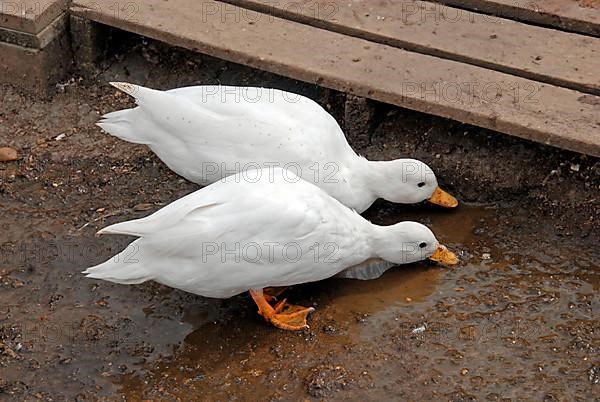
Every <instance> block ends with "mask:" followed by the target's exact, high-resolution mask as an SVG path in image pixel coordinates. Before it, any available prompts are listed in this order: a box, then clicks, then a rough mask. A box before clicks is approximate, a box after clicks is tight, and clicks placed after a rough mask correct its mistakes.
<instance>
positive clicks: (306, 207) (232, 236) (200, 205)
mask: <svg viewBox="0 0 600 402" xmlns="http://www.w3.org/2000/svg"><path fill="white" fill-rule="evenodd" d="M236 176H237V175H236ZM227 180H228V181H225V182H217V183H215V184H213V185H211V186H209V187H206V188H204V189H201V190H198V191H196V192H195V193H192V194H190V195H188V196H186V197H183V198H181V199H179V200H177V201H175V202H173V203H171V204H169V205H168V206H166V207H164V208H162V209H161V210H159V211H157V212H156V213H154V214H152V215H150V216H148V217H146V218H142V219H137V220H133V221H128V222H122V223H118V224H115V225H112V226H109V227H107V228H105V229H103V230H102V231H101V232H100V233H102V234H104V233H115V234H130V235H136V236H139V237H140V239H138V240H137V241H136V242H134V244H135V247H136V250H135V251H136V257H137V258H138V259H139V263H138V264H134V265H130V266H127V265H126V264H125V263H124V261H125V259H126V257H127V256H126V255H121V254H123V253H121V254H119V255H117V256H115V257H114V258H112V259H111V260H109V261H107V262H105V263H103V264H100V265H98V266H96V267H92V268H89V269H88V270H86V271H85V273H86V274H88V276H90V277H93V278H98V279H106V280H112V281H115V282H119V283H139V282H140V281H143V280H148V279H155V280H158V281H160V282H161V283H165V284H167V285H170V286H174V287H178V288H181V289H187V290H190V291H192V289H196V290H197V288H196V287H197V285H196V284H194V285H193V286H192V285H190V283H191V282H190V281H191V280H192V279H194V278H198V277H199V275H203V276H202V280H201V281H200V282H202V283H205V284H206V283H214V282H215V281H216V282H218V284H215V285H214V286H213V287H210V288H207V289H206V290H205V293H200V294H207V295H210V294H215V295H217V296H218V297H221V296H224V295H227V294H229V295H232V294H236V292H238V293H239V291H243V290H247V289H249V288H252V287H255V286H278V285H286V284H287V285H290V284H294V283H302V282H308V281H313V280H320V279H323V278H326V277H329V276H332V275H334V274H336V273H337V272H339V271H340V270H341V269H343V268H344V267H346V266H348V265H349V264H348V263H347V261H346V260H345V259H344V258H341V257H342V256H346V255H351V254H352V253H347V252H345V251H346V250H353V248H355V247H356V243H357V239H356V236H354V235H353V233H354V232H355V231H353V228H352V222H349V221H348V220H346V219H344V217H343V216H340V210H339V209H340V208H345V207H342V206H341V205H340V204H339V203H338V202H337V201H335V200H333V199H332V198H331V197H329V196H328V195H326V194H325V193H324V192H323V191H322V190H320V189H318V188H317V187H316V186H314V185H312V184H309V183H306V182H304V181H299V182H296V183H281V185H277V184H269V185H264V183H258V184H257V183H249V182H240V183H232V182H231V181H234V180H235V176H230V177H229V178H228V179H227ZM344 211H345V212H344V213H350V212H351V211H350V210H344ZM209 244H211V245H212V244H214V245H216V246H217V245H218V246H223V247H225V251H226V252H227V250H230V251H231V250H232V249H233V250H235V249H236V247H237V248H238V253H239V250H240V249H242V250H243V249H244V247H245V246H247V245H253V247H258V248H260V249H261V252H260V253H259V257H258V258H257V259H255V260H252V261H242V262H241V263H240V261H239V258H236V257H235V256H234V257H229V258H225V259H219V256H214V255H207V253H206V249H205V246H206V245H209ZM327 244H334V245H335V246H336V247H339V249H338V250H335V251H336V252H339V255H336V256H335V257H338V256H339V257H340V258H338V259H336V260H333V259H332V260H331V261H327V264H324V263H323V261H317V260H315V254H314V253H313V252H312V251H311V250H312V249H311V247H314V245H320V246H321V247H322V246H324V245H327ZM273 245H275V247H277V246H278V247H279V249H278V252H276V253H272V252H271V251H270V250H271V247H273ZM288 245H293V250H291V251H293V252H294V253H292V255H291V256H288V255H286V254H284V253H281V247H287V246H288ZM296 250H300V255H299V258H298V259H296V257H297V255H296V253H295V251H296ZM124 253H126V251H125V252H124ZM220 257H223V255H220ZM238 257H239V256H238ZM288 257H289V258H288ZM207 259H208V260H207ZM132 268H134V269H132ZM199 270H200V271H199ZM199 272H200V273H199ZM211 275H212V276H211ZM195 286H196V287H195ZM206 286H209V285H206ZM210 286H212V285H210ZM215 289H217V290H218V289H221V290H222V293H218V292H217V290H215ZM239 289H242V290H239ZM213 290H215V292H217V293H207V292H212V291H213ZM228 292H229V293H228Z"/></svg>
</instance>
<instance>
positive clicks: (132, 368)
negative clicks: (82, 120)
mask: <svg viewBox="0 0 600 402" xmlns="http://www.w3.org/2000/svg"><path fill="white" fill-rule="evenodd" d="M524 213H525V214H526V211H518V210H517V211H514V210H510V209H505V210H503V209H497V208H494V207H487V206H467V205H462V206H461V207H460V208H459V209H458V210H456V211H440V210H437V209H435V208H433V207H426V206H420V207H411V208H401V207H396V206H389V205H386V204H385V203H382V204H378V205H377V206H376V207H375V208H374V209H372V210H370V211H368V213H367V217H368V218H369V219H371V220H372V221H374V222H375V223H379V224H391V223H394V222H396V221H398V220H407V219H410V220H416V221H420V222H423V223H426V224H428V225H429V226H430V227H431V228H432V229H433V230H434V232H435V233H436V235H437V236H438V238H439V239H440V240H441V242H443V243H445V244H447V245H448V246H449V247H450V248H452V249H453V250H456V251H458V252H459V254H460V258H461V263H460V265H459V266H458V267H457V268H452V269H448V268H444V267H441V266H438V265H435V264H434V263H418V264H411V265H407V266H403V267H396V268H392V269H390V270H389V271H388V272H386V273H385V274H384V275H383V276H382V277H381V278H379V279H377V280H372V281H357V280H349V279H330V280H326V281H323V282H319V283H314V284H306V285H300V286H294V287H293V288H291V289H290V290H288V291H287V292H286V296H287V297H288V299H289V300H290V302H293V303H296V304H302V305H313V306H315V307H316V312H315V313H313V315H312V316H311V318H310V321H309V323H310V324H311V329H310V330H308V331H305V332H300V333H288V332H284V331H280V330H276V329H274V328H272V327H269V326H267V325H266V324H265V323H263V322H262V321H261V320H260V318H259V317H258V316H257V315H256V314H255V309H256V308H255V306H254V305H253V303H252V301H251V300H250V299H249V298H248V297H247V296H246V295H240V296H237V297H234V298H232V299H228V300H213V299H206V298H202V297H197V296H194V295H190V294H186V293H184V292H180V291H177V290H172V289H169V288H166V287H163V286H160V285H158V284H154V283H149V284H144V285H140V286H130V287H128V286H122V285H114V284H110V283H104V282H97V281H93V280H88V279H85V278H83V277H82V275H80V274H79V271H80V270H81V269H82V268H85V267H87V266H89V265H92V264H94V263H97V262H99V261H101V260H103V259H105V258H107V257H109V256H111V255H113V254H115V253H116V252H117V251H119V250H120V249H123V248H124V247H125V245H126V244H127V243H128V241H129V240H128V239H123V238H119V237H116V236H108V237H105V238H100V239H98V238H94V237H93V235H92V233H93V232H91V231H87V232H85V233H84V234H83V233H81V232H78V231H73V230H71V231H69V232H67V234H65V235H64V236H62V237H61V236H56V237H55V236H54V235H50V234H46V235H44V233H52V232H54V233H56V232H57V230H56V228H55V227H48V228H46V227H44V226H43V225H41V224H40V225H36V224H35V220H34V221H32V222H33V223H32V225H33V226H34V227H35V228H36V230H38V232H39V233H38V235H39V236H36V239H37V240H34V241H31V240H30V241H22V240H23V238H27V237H28V236H29V237H31V232H28V231H30V230H32V227H31V226H23V227H21V228H20V227H19V226H18V225H11V230H10V231H9V232H7V233H4V234H3V240H4V244H5V246H4V247H5V251H7V249H6V247H7V246H6V245H7V244H13V245H15V244H17V242H15V240H18V241H19V242H18V244H20V248H16V249H15V248H13V249H12V254H10V255H11V256H12V257H11V262H10V264H9V266H11V267H18V268H17V269H7V268H3V272H2V273H1V275H2V281H3V289H2V293H1V294H0V298H1V299H2V306H3V307H2V309H1V311H0V324H3V325H4V326H3V327H2V331H3V334H2V335H3V337H2V339H3V341H2V342H3V343H2V345H3V348H4V349H3V350H4V356H3V360H2V363H3V367H2V368H0V370H1V371H2V373H3V374H2V381H3V382H2V386H3V392H4V395H7V396H10V395H12V396H16V395H33V396H36V395H37V397H38V398H41V399H44V398H49V397H53V398H54V399H60V397H61V396H63V397H67V396H68V397H75V396H77V395H79V397H80V398H84V397H86V398H88V399H89V398H92V399H97V398H100V399H101V398H107V399H108V400H112V399H114V398H115V395H120V397H123V398H126V399H127V400H130V401H135V400H143V399H152V400H174V401H175V400H198V398H200V399H202V400H255V399H263V400H298V399H303V398H317V399H318V398H325V399H328V400H330V399H350V400H358V399H363V398H368V399H401V400H424V399H437V398H450V399H451V400H470V399H473V400H475V399H477V400H480V399H482V400H503V399H506V398H509V399H524V400H529V399H536V400H539V399H542V398H544V397H547V396H548V395H550V397H552V398H555V400H574V399H571V398H570V397H571V396H573V395H576V396H577V397H578V398H579V399H580V400H590V399H588V398H591V396H592V395H597V393H596V391H597V386H598V385H596V383H597V381H598V375H599V374H598V370H599V369H598V367H599V366H598V358H597V356H598V354H597V351H598V347H599V346H600V345H599V341H598V337H597V335H595V334H597V333H598V330H599V328H598V323H597V321H596V320H595V317H594V309H596V310H595V311H596V312H597V308H598V303H599V300H598V296H597V291H598V286H599V272H598V261H599V259H598V254H597V251H596V250H595V249H593V248H591V247H589V245H588V246H585V247H583V246H581V247H579V248H577V244H578V242H579V240H580V239H577V238H561V237H556V236H550V235H549V234H548V233H545V232H544V231H543V230H541V229H540V228H536V227H535V226H536V225H535V223H527V222H530V221H529V220H527V217H526V216H524V215H523V214H524ZM40 222H41V220H40ZM527 225H529V226H527ZM517 229H518V230H517ZM23 231H25V233H23ZM7 323H10V324H11V325H5V324H7ZM555 378H559V379H560V381H561V383H562V384H563V385H564V384H566V385H567V386H568V387H565V386H559V385H555V384H554V379H555ZM0 395H3V394H1V393H0ZM460 398H463V399H460ZM465 398H466V399H465ZM550 400H552V399H550Z"/></svg>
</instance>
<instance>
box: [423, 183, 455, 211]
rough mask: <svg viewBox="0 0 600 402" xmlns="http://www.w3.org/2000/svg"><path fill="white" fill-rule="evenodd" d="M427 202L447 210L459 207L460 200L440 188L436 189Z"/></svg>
mask: <svg viewBox="0 0 600 402" xmlns="http://www.w3.org/2000/svg"><path fill="white" fill-rule="evenodd" d="M427 201H429V202H430V203H432V204H436V205H441V206H442V207H446V208H455V207H456V206H457V205H458V200H457V199H456V198H454V197H452V196H451V195H450V194H448V193H447V192H445V191H444V190H442V189H441V188H439V187H437V188H436V189H435V191H434V192H433V194H431V197H429V199H428V200H427Z"/></svg>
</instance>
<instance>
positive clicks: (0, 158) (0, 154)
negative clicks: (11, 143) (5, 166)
mask: <svg viewBox="0 0 600 402" xmlns="http://www.w3.org/2000/svg"><path fill="white" fill-rule="evenodd" d="M16 160H17V150H16V149H14V148H11V147H2V148H0V162H10V161H16Z"/></svg>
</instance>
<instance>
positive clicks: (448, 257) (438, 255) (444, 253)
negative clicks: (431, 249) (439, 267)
mask: <svg viewBox="0 0 600 402" xmlns="http://www.w3.org/2000/svg"><path fill="white" fill-rule="evenodd" d="M429 259H430V260H432V261H436V262H439V263H441V264H444V265H456V264H458V257H457V256H456V254H454V253H453V252H452V251H450V250H448V249H447V248H446V246H442V245H441V244H440V245H439V246H438V248H437V250H435V253H433V255H432V256H431V257H429Z"/></svg>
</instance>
